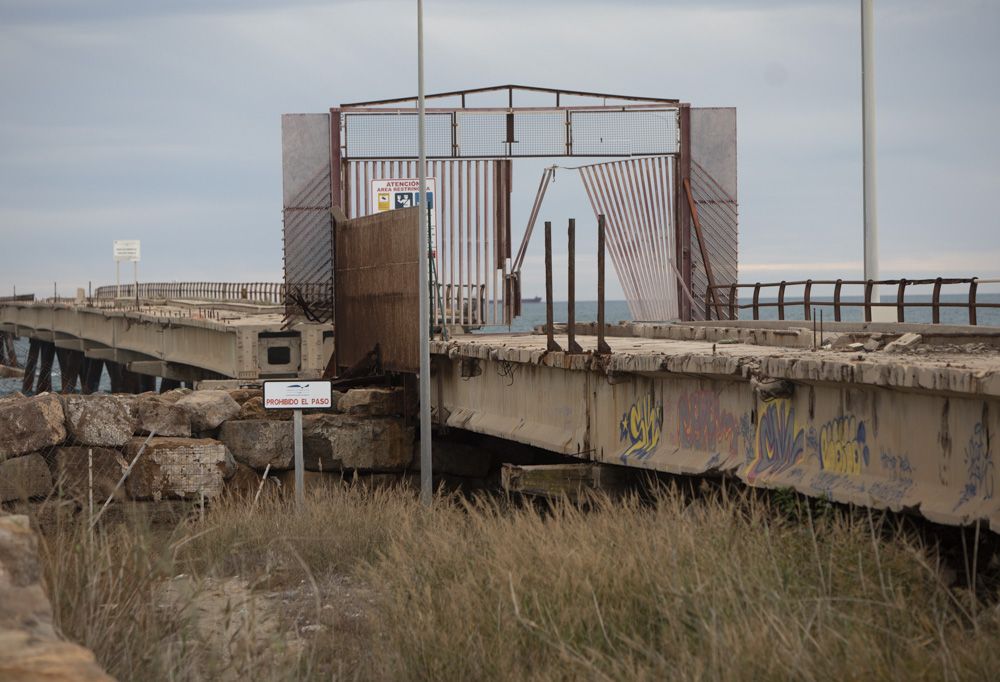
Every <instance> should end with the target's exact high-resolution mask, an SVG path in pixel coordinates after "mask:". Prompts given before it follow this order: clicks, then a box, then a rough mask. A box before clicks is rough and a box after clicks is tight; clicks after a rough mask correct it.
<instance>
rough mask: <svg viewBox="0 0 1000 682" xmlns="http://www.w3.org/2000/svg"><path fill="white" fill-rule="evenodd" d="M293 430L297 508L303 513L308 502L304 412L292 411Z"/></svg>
mask: <svg viewBox="0 0 1000 682" xmlns="http://www.w3.org/2000/svg"><path fill="white" fill-rule="evenodd" d="M292 428H293V433H292V439H293V442H292V446H293V449H294V453H293V454H294V459H295V507H296V508H297V509H298V510H299V511H302V506H303V505H304V504H305V501H306V468H305V462H304V461H303V456H302V410H292ZM286 442H287V441H286Z"/></svg>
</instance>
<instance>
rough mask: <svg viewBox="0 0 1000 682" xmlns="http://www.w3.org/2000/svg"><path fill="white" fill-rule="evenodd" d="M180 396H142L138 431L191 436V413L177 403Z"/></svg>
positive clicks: (158, 434)
mask: <svg viewBox="0 0 1000 682" xmlns="http://www.w3.org/2000/svg"><path fill="white" fill-rule="evenodd" d="M180 398H181V396H177V397H176V398H175V399H170V398H166V396H161V395H156V394H152V395H148V396H143V397H142V398H140V399H139V407H138V422H137V425H136V432H137V433H156V435H157V436H175V437H180V438H190V437H191V415H189V414H188V412H187V410H185V409H184V408H183V407H179V406H178V405H177V400H180Z"/></svg>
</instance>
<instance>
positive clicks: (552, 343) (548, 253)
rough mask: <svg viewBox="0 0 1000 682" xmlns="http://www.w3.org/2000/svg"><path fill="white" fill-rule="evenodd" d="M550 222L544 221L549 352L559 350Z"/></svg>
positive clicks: (546, 331)
mask: <svg viewBox="0 0 1000 682" xmlns="http://www.w3.org/2000/svg"><path fill="white" fill-rule="evenodd" d="M552 317H553V315H552V223H551V222H550V221H548V220H546V221H545V349H546V350H547V351H549V352H553V351H556V352H557V351H561V350H562V348H560V347H559V344H558V343H556V339H555V334H554V332H553V329H552V326H553V323H554V320H553V319H552Z"/></svg>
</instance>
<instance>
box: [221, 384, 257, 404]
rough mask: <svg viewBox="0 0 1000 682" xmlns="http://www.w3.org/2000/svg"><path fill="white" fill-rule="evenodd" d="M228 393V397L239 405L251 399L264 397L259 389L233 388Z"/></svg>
mask: <svg viewBox="0 0 1000 682" xmlns="http://www.w3.org/2000/svg"><path fill="white" fill-rule="evenodd" d="M228 393H229V397H230V398H232V399H233V400H235V401H236V402H238V403H239V404H240V405H242V404H243V403H245V402H246V401H248V400H250V399H251V398H260V397H263V395H264V391H262V390H261V389H259V388H234V389H231V390H230V391H228Z"/></svg>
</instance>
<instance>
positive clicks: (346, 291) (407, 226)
mask: <svg viewBox="0 0 1000 682" xmlns="http://www.w3.org/2000/svg"><path fill="white" fill-rule="evenodd" d="M419 210H420V209H419V208H409V209H400V210H398V211H389V212H387V213H377V214H374V215H370V216H364V217H361V218H356V219H354V220H348V221H345V222H342V223H338V224H337V267H336V292H337V296H336V305H335V310H336V328H337V335H336V344H337V366H338V367H340V368H346V367H350V366H351V365H353V364H355V363H356V362H358V361H359V360H361V359H362V358H363V357H364V356H365V355H366V354H367V353H369V352H371V350H372V349H373V348H374V347H375V345H376V344H377V345H378V346H379V349H380V351H381V358H382V366H383V368H384V369H386V370H388V371H393V372H416V371H418V369H419V366H420V358H419V352H418V351H419V340H420V332H419V326H420V318H419V312H418V310H419V303H420V301H419V299H418V293H417V291H418V286H417V285H418V281H419V280H418V276H419V274H418V273H419V263H418V250H417V243H418V241H417V240H418V235H419V233H420V225H419V218H420V214H419V212H418V211H419Z"/></svg>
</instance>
